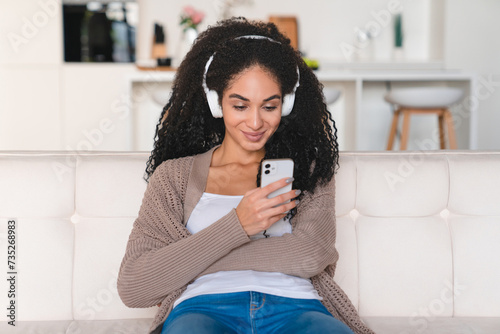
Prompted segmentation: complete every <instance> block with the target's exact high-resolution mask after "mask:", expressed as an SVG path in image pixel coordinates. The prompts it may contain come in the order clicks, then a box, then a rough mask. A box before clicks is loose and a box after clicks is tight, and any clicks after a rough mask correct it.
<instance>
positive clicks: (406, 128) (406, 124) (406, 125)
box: [400, 109, 410, 150]
mask: <svg viewBox="0 0 500 334" xmlns="http://www.w3.org/2000/svg"><path fill="white" fill-rule="evenodd" d="M409 135H410V110H407V109H405V110H403V131H402V133H401V145H400V149H401V150H406V145H407V144H408V137H409Z"/></svg>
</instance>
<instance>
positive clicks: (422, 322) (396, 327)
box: [363, 317, 500, 334]
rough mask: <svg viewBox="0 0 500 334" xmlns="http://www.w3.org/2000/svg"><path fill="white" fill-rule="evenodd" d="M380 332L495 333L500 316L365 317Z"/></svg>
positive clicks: (429, 333)
mask: <svg viewBox="0 0 500 334" xmlns="http://www.w3.org/2000/svg"><path fill="white" fill-rule="evenodd" d="M363 320H364V321H365V323H366V324H368V325H369V326H370V328H371V329H373V330H374V331H375V333H380V334H418V333H425V334H494V333H499V329H500V318H498V317H495V318H487V317H481V318H479V317H434V318H432V317H430V318H424V317H415V318H410V319H409V318H408V317H363Z"/></svg>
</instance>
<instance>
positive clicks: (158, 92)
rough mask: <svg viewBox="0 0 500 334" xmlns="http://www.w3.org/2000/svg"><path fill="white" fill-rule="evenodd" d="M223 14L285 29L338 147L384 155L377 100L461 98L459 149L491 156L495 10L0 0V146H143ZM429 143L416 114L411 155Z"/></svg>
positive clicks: (432, 142) (383, 122) (427, 2)
mask: <svg viewBox="0 0 500 334" xmlns="http://www.w3.org/2000/svg"><path fill="white" fill-rule="evenodd" d="M231 16H245V17H247V18H249V19H258V20H265V21H267V20H270V19H273V18H274V19H275V20H280V19H282V20H283V21H281V22H282V25H281V29H284V30H286V31H287V33H288V34H289V35H290V37H291V38H293V40H294V41H296V43H297V48H298V50H299V51H301V52H302V54H303V56H304V57H305V58H307V60H308V61H311V65H312V66H317V67H318V69H316V70H315V72H316V73H317V76H318V78H319V79H320V81H321V82H322V83H323V84H324V86H325V89H326V90H325V92H330V93H331V92H332V91H333V92H339V93H340V95H339V97H338V98H334V99H333V100H330V101H328V102H331V103H330V104H329V106H330V110H331V112H332V115H333V117H334V119H335V120H336V121H337V127H338V130H339V142H340V146H341V149H342V150H385V149H386V145H387V138H388V135H389V131H390V126H391V120H392V115H393V111H394V110H393V107H392V106H391V105H390V104H388V103H387V102H386V101H385V100H384V95H385V94H386V93H387V92H388V91H390V90H392V89H397V88H403V87H456V88H460V89H462V90H463V92H464V98H463V99H461V100H460V101H459V102H458V103H457V104H455V105H454V106H453V107H452V114H453V117H454V123H455V130H456V133H457V142H458V148H459V149H481V150H489V149H496V150H498V149H500V131H498V128H499V126H500V38H498V36H496V34H497V33H500V20H498V17H499V16H500V1H498V0H308V1H298V0H273V1H269V0H267V1H266V0H176V1H173V0H137V1H100V2H95V1H94V2H90V1H77V0H73V1H72V0H23V1H8V0H0V36H1V38H0V150H69V151H76V150H81V151H89V150H97V151H130V150H146V151H149V150H151V148H152V143H153V136H154V129H155V125H156V122H157V120H158V116H159V114H160V112H161V109H162V107H163V104H164V103H165V101H166V100H167V99H168V94H169V92H170V87H171V83H172V80H173V79H174V76H175V66H177V65H178V63H179V62H180V60H181V58H182V56H183V55H184V54H185V52H187V49H188V48H189V44H190V43H191V41H192V39H193V38H195V37H196V33H197V32H198V33H199V32H201V31H203V30H204V29H205V28H206V27H207V26H209V25H211V24H214V23H215V22H216V21H217V20H220V19H222V18H225V17H231ZM183 19H184V21H182V20H183ZM189 20H191V21H189ZM181 21H182V23H181ZM192 28H195V29H192ZM158 65H161V66H158ZM436 136H437V121H436V119H435V118H434V117H431V116H421V117H418V118H417V117H415V118H414V119H412V124H411V132H410V138H409V144H408V149H413V150H426V149H437V148H439V139H438V138H437V137H436Z"/></svg>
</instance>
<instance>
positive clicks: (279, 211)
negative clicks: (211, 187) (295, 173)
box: [236, 178, 300, 236]
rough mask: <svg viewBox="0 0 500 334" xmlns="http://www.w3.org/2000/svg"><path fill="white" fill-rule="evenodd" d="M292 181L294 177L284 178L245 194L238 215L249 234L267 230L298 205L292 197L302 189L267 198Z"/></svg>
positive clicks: (237, 211) (237, 210) (237, 208)
mask: <svg viewBox="0 0 500 334" xmlns="http://www.w3.org/2000/svg"><path fill="white" fill-rule="evenodd" d="M292 181H293V178H284V179H281V180H278V181H276V182H273V183H271V184H268V185H267V186H265V187H263V188H255V189H252V190H250V191H248V192H247V193H246V194H245V196H243V199H242V200H241V202H240V204H239V205H238V206H237V207H236V215H237V216H238V219H239V221H240V223H241V226H242V227H243V229H244V230H245V232H246V233H247V234H248V235H249V236H252V235H255V234H258V233H260V232H262V231H265V230H267V229H268V228H269V227H270V226H271V225H272V224H274V223H276V222H277V221H278V220H280V219H281V218H283V217H285V216H286V214H287V212H288V211H290V210H291V209H293V208H295V207H296V206H297V203H298V201H292V199H293V198H295V197H297V196H298V195H299V194H300V190H290V191H288V192H286V193H284V194H282V195H278V196H276V197H273V198H267V196H268V195H269V194H270V193H272V192H273V191H276V190H278V189H280V188H283V187H285V186H287V185H288V184H290V182H292ZM289 201H290V202H289Z"/></svg>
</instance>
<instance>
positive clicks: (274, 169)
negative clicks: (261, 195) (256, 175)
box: [260, 159, 293, 198]
mask: <svg viewBox="0 0 500 334" xmlns="http://www.w3.org/2000/svg"><path fill="white" fill-rule="evenodd" d="M285 177H286V178H290V177H293V160H292V159H268V160H264V161H262V166H261V176H260V184H261V187H265V186H267V185H268V184H270V183H273V182H275V181H278V180H281V179H282V178H285ZM290 190H292V184H291V183H290V184H288V185H287V186H286V187H283V188H280V189H278V190H276V191H273V192H272V193H270V194H269V196H268V198H273V197H275V196H278V195H281V194H284V193H286V192H287V191H290Z"/></svg>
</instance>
